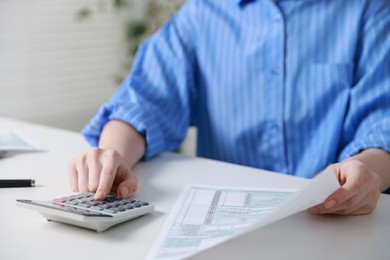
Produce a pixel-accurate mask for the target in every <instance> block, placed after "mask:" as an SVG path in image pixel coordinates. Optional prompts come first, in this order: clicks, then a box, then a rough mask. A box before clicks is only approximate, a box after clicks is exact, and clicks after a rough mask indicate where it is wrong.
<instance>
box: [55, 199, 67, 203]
mask: <svg viewBox="0 0 390 260" xmlns="http://www.w3.org/2000/svg"><path fill="white" fill-rule="evenodd" d="M53 203H55V204H64V203H65V200H63V199H54V200H53Z"/></svg>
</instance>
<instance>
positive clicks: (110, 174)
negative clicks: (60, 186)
mask: <svg viewBox="0 0 390 260" xmlns="http://www.w3.org/2000/svg"><path fill="white" fill-rule="evenodd" d="M68 173H69V182H70V187H71V189H72V190H73V191H74V192H96V194H95V197H94V199H96V200H103V199H105V198H106V196H107V195H108V194H109V193H110V192H115V193H116V195H117V196H118V197H121V198H128V197H130V196H132V195H133V194H134V193H135V191H136V189H137V178H136V176H135V175H134V173H133V171H132V170H131V168H130V167H129V165H128V164H127V163H126V161H125V159H124V158H123V157H122V156H121V155H120V154H119V152H117V151H116V150H114V149H101V148H93V149H91V150H90V151H89V152H87V153H85V154H83V155H80V156H78V157H76V158H74V159H72V160H71V161H70V162H69V165H68Z"/></svg>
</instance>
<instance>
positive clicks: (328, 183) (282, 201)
mask: <svg viewBox="0 0 390 260" xmlns="http://www.w3.org/2000/svg"><path fill="white" fill-rule="evenodd" d="M339 187H340V185H339V182H338V179H337V176H336V173H335V172H334V171H333V169H332V168H330V167H328V168H327V169H326V170H325V171H323V172H322V173H320V174H319V175H318V176H317V177H316V178H314V179H313V180H311V181H310V182H309V183H308V184H307V185H306V186H305V187H303V188H302V189H300V190H299V191H293V190H272V189H253V188H251V189H247V188H227V187H215V186H213V187H212V186H203V185H192V186H188V187H186V188H185V189H184V190H183V192H182V193H181V195H180V197H179V198H178V200H177V202H176V205H175V207H174V209H173V210H172V212H171V213H170V216H169V217H168V220H167V222H166V223H165V225H164V227H163V229H162V231H161V233H160V235H159V237H158V238H157V240H156V241H155V244H154V246H153V247H152V249H151V251H150V253H149V255H148V257H147V259H169V260H171V259H183V258H187V257H189V258H191V255H194V254H196V253H198V252H201V251H204V250H207V249H208V248H211V247H218V244H221V243H223V242H224V241H227V240H230V239H233V238H234V239H239V236H244V235H245V233H247V232H249V231H251V230H253V229H258V228H261V227H263V226H265V225H267V224H270V223H272V222H275V221H277V220H280V219H282V218H285V217H287V216H290V215H292V214H295V213H297V212H299V211H302V210H305V209H307V208H309V207H312V206H314V205H317V204H320V203H322V202H323V201H324V199H325V198H326V197H327V196H329V195H330V194H331V193H333V192H334V191H336V190H337V189H338V188H339Z"/></svg>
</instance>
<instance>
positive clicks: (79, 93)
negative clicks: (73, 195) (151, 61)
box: [0, 0, 142, 131]
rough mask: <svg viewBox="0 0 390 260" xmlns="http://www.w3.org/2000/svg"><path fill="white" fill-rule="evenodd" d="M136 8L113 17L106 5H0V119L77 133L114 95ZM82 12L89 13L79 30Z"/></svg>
mask: <svg viewBox="0 0 390 260" xmlns="http://www.w3.org/2000/svg"><path fill="white" fill-rule="evenodd" d="M136 2H138V5H135V6H134V5H133V6H132V7H131V8H130V9H129V11H126V12H124V11H122V12H121V13H120V14H118V12H116V11H115V10H112V9H113V8H112V6H111V5H110V3H111V1H106V0H102V1H99V0H55V1H54V0H1V1H0V116H6V117H12V118H18V119H23V120H27V121H33V122H38V123H42V124H47V125H51V126H56V127H62V128H67V129H72V130H77V131H78V130H80V129H81V128H82V126H83V125H84V124H85V123H86V122H87V121H88V120H89V118H90V117H91V116H92V114H93V113H94V112H95V111H96V109H97V108H98V106H99V105H100V104H102V103H103V102H104V101H105V100H107V99H108V98H109V96H110V95H111V94H112V92H113V91H114V90H115V88H116V87H117V84H116V82H115V80H114V76H115V75H116V74H117V73H118V72H120V71H121V59H123V58H124V57H125V55H124V54H123V53H124V48H123V41H122V37H123V35H122V27H121V24H122V21H123V20H124V19H128V18H133V17H135V16H136V15H137V14H138V15H140V14H142V12H140V10H142V6H140V5H139V4H142V1H136ZM104 3H106V4H104ZM85 6H91V7H92V8H93V9H94V11H95V12H94V13H93V15H92V16H91V17H90V18H89V19H87V20H85V21H82V22H80V21H79V20H78V19H76V13H77V12H78V11H79V10H80V9H81V8H82V7H85ZM99 10H100V11H99Z"/></svg>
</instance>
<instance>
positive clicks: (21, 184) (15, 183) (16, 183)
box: [0, 179, 35, 188]
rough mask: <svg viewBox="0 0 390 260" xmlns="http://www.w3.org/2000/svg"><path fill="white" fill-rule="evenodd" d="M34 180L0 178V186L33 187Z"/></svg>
mask: <svg viewBox="0 0 390 260" xmlns="http://www.w3.org/2000/svg"><path fill="white" fill-rule="evenodd" d="M34 186H35V180H30V179H28V180H22V179H20V180H0V188H16V187H34Z"/></svg>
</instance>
